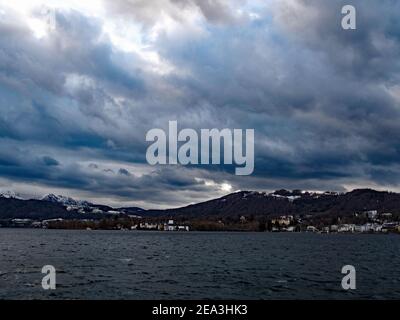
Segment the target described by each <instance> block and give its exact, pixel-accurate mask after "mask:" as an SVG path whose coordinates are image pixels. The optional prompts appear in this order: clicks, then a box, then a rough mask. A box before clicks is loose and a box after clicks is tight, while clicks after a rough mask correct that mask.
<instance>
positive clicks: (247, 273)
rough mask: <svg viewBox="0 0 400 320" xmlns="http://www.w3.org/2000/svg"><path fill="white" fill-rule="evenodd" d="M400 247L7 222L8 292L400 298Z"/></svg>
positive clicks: (14, 295) (2, 234) (370, 241)
mask: <svg viewBox="0 0 400 320" xmlns="http://www.w3.org/2000/svg"><path fill="white" fill-rule="evenodd" d="M399 249H400V236H396V235H315V234H270V233H200V232H199V233H197V232H189V233H158V232H118V231H57V230H20V229H19V230H15V229H14V230H12V229H0V299H400V270H399V265H400V255H399V253H400V251H399ZM346 264H351V265H354V266H355V267H356V269H357V290H355V291H352V292H346V291H344V290H342V289H341V279H342V276H343V275H342V274H341V273H340V271H341V268H342V266H343V265H346ZM44 265H54V266H55V267H56V269H57V290H55V291H51V292H50V291H44V290H43V289H42V288H41V280H42V276H43V275H42V274H41V268H42V267H43V266H44Z"/></svg>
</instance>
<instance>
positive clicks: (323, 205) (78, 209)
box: [0, 189, 400, 219]
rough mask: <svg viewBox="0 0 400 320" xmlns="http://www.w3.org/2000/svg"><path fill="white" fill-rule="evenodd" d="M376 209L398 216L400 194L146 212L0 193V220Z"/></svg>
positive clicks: (358, 192) (226, 199)
mask: <svg viewBox="0 0 400 320" xmlns="http://www.w3.org/2000/svg"><path fill="white" fill-rule="evenodd" d="M367 210H378V211H379V212H385V211H390V212H392V213H400V194H399V193H395V192H389V191H376V190H373V189H355V190H353V191H350V192H346V193H337V192H330V191H327V192H324V193H318V192H309V191H301V190H293V191H289V190H285V189H281V190H277V191H275V192H272V193H267V192H259V191H238V192H234V193H231V194H228V195H225V196H223V197H220V198H216V199H211V200H208V201H204V202H200V203H197V204H191V205H188V206H183V207H179V208H171V209H163V210H152V209H150V210H146V209H142V208H139V207H121V208H112V207H109V206H105V205H97V204H92V203H90V202H88V201H84V200H74V199H72V198H69V197H64V196H55V195H54V194H49V195H47V196H45V197H43V198H42V199H40V200H32V199H30V200H22V199H18V198H13V197H9V196H2V195H0V219H16V218H20V219H53V218H62V219H102V218H105V217H108V216H112V215H114V216H115V215H118V214H121V215H131V216H143V217H161V216H165V217H167V216H168V217H184V218H205V217H234V216H249V215H252V216H266V217H269V216H279V215H286V214H290V215H330V214H331V215H338V214H341V215H351V214H354V213H356V212H362V211H367Z"/></svg>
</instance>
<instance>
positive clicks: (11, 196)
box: [0, 191, 22, 200]
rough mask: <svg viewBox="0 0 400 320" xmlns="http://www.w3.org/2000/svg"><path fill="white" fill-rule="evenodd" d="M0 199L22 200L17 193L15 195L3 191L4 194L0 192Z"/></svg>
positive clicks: (12, 192) (11, 192)
mask: <svg viewBox="0 0 400 320" xmlns="http://www.w3.org/2000/svg"><path fill="white" fill-rule="evenodd" d="M0 198H6V199H18V200H22V198H21V197H20V195H19V194H18V193H15V192H14V191H4V192H0Z"/></svg>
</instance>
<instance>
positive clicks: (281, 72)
mask: <svg viewBox="0 0 400 320" xmlns="http://www.w3.org/2000/svg"><path fill="white" fill-rule="evenodd" d="M346 4H352V5H354V6H355V7H356V10H357V29H356V30H343V29H342V28H341V19H342V17H343V16H342V14H341V8H342V7H343V6H344V5H346ZM49 12H50V13H51V12H53V13H54V15H52V14H49ZM399 12H400V2H399V1H392V0H381V1H376V0H350V1H340V0H332V1H320V0H264V1H258V0H249V1H246V0H233V1H232V0H230V1H228V0H153V1H151V0H113V1H111V0H109V1H108V0H87V1H78V0H70V1H51V0H47V1H44V0H29V1H28V0H14V1H5V0H0V191H6V190H12V191H15V192H17V193H19V194H21V195H22V196H24V197H40V196H42V195H44V194H47V193H55V194H62V195H66V196H72V197H74V198H77V199H87V200H89V201H92V202H95V203H103V204H109V205H113V206H140V207H143V208H167V207H177V206H183V205H187V204H191V203H197V202H200V201H204V200H208V199H213V198H217V197H219V196H222V195H225V194H228V193H230V192H234V191H237V190H260V191H261V190H262V191H273V190H276V189H281V188H286V189H303V190H315V191H318V190H319V191H326V190H332V191H341V192H343V191H347V190H352V189H354V188H361V187H362V188H364V187H370V188H375V189H379V190H393V191H400V186H399V181H400V139H399V137H400V82H399V80H400V59H399V58H400V19H399ZM173 120H177V121H178V125H179V127H180V128H181V129H182V128H193V129H196V130H199V129H201V128H209V129H211V128H218V129H223V128H242V129H254V130H255V170H254V173H253V174H252V175H251V176H236V175H235V174H234V168H232V167H229V166H218V165H212V166H204V165H199V166H189V167H188V166H181V165H165V166H150V165H148V164H147V162H146V149H147V147H148V146H149V143H148V142H146V140H145V136H146V133H147V132H148V131H149V130H150V129H153V128H164V129H166V128H167V127H168V122H169V121H173Z"/></svg>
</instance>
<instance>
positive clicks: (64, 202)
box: [41, 193, 92, 207]
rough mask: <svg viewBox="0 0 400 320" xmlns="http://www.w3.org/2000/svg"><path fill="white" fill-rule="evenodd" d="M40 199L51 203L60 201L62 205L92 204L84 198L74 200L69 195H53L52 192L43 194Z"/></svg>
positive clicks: (81, 205)
mask: <svg viewBox="0 0 400 320" xmlns="http://www.w3.org/2000/svg"><path fill="white" fill-rule="evenodd" d="M41 200H42V201H49V202H53V203H60V204H62V205H64V206H77V207H90V206H91V205H92V204H91V203H90V202H87V201H84V200H75V199H73V198H70V197H65V196H61V195H55V194H52V193H51V194H48V195H46V196H44V197H43V198H42V199H41Z"/></svg>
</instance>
